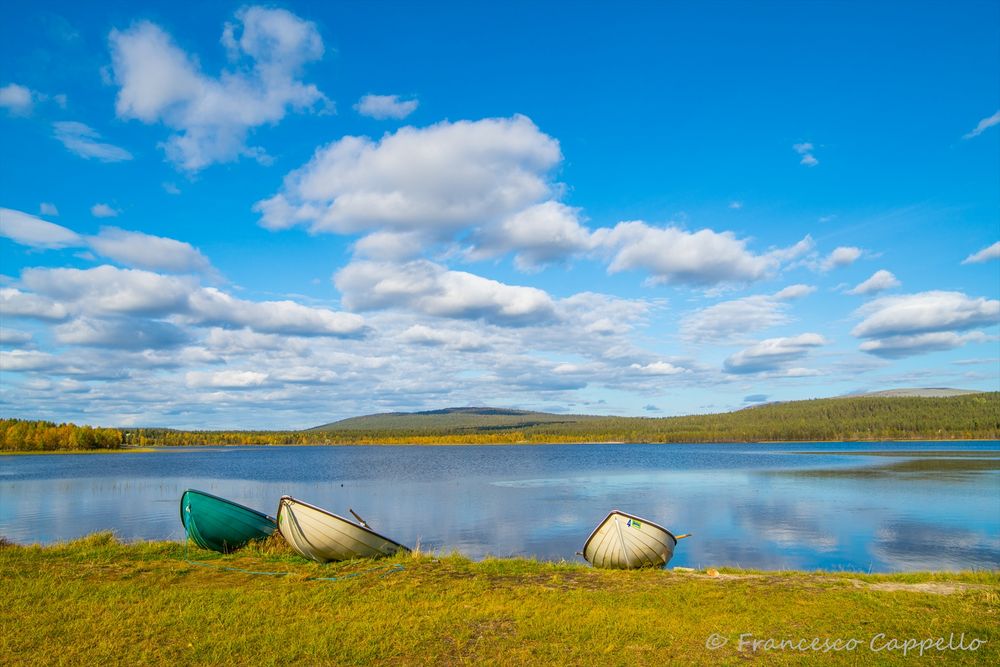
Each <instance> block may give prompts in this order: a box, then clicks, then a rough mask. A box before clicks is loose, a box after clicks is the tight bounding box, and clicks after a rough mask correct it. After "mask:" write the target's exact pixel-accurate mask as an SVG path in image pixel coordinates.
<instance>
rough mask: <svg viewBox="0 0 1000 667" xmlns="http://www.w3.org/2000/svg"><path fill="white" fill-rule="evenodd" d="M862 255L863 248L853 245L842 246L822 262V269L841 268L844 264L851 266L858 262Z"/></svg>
mask: <svg viewBox="0 0 1000 667" xmlns="http://www.w3.org/2000/svg"><path fill="white" fill-rule="evenodd" d="M859 257H861V248H855V247H853V246H840V247H839V248H835V249H834V251H833V252H831V253H830V254H829V255H828V256H827V257H826V259H824V260H823V262H822V263H821V264H820V269H821V270H823V271H829V270H831V269H839V268H840V267H843V266H849V265H851V264H853V263H854V262H856V261H857V260H858V258H859Z"/></svg>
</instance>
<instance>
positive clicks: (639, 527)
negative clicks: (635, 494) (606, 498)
mask: <svg viewBox="0 0 1000 667" xmlns="http://www.w3.org/2000/svg"><path fill="white" fill-rule="evenodd" d="M625 525H626V526H632V527H633V528H635V529H636V530H642V524H641V523H639V522H638V521H636V520H635V519H629V520H628V523H627V524H625Z"/></svg>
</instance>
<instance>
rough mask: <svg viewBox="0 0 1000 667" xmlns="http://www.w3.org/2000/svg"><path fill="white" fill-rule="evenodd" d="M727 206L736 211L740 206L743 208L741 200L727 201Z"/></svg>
mask: <svg viewBox="0 0 1000 667" xmlns="http://www.w3.org/2000/svg"><path fill="white" fill-rule="evenodd" d="M729 208H731V209H733V210H736V211H738V210H740V209H741V208H743V202H741V201H739V200H736V201H731V202H729Z"/></svg>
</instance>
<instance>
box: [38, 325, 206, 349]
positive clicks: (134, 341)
mask: <svg viewBox="0 0 1000 667" xmlns="http://www.w3.org/2000/svg"><path fill="white" fill-rule="evenodd" d="M53 334H54V336H55V339H56V341H57V342H59V343H62V344H66V345H85V346H92V347H107V348H113V349H117V350H145V349H160V348H164V347H174V346H177V345H181V344H183V343H186V342H187V341H188V340H189V338H190V336H189V335H188V334H187V333H186V332H185V331H184V330H183V329H181V328H180V327H178V326H176V325H174V324H171V323H169V322H161V321H158V320H147V319H142V318H135V317H127V318H126V317H115V318H108V319H99V318H88V317H84V318H80V319H76V320H72V321H70V322H67V323H65V324H60V325H59V326H57V327H55V328H54V329H53Z"/></svg>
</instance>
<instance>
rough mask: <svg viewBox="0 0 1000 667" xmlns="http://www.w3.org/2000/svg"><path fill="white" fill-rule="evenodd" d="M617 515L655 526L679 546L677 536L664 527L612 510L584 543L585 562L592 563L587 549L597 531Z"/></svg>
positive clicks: (639, 517)
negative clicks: (588, 557)
mask: <svg viewBox="0 0 1000 667" xmlns="http://www.w3.org/2000/svg"><path fill="white" fill-rule="evenodd" d="M615 514H620V515H622V516H624V517H628V518H629V519H635V520H636V521H639V522H640V523H648V524H649V525H651V526H653V527H654V528H659V529H660V530H662V531H663V532H664V533H666V534H667V535H669V536H670V539H672V540H673V541H674V546H675V547H676V546H677V536H676V535H674V534H673V533H671V532H670V531H669V530H667V529H666V528H664V527H663V526H661V525H660V524H658V523H655V522H653V521H649V520H648V519H643V518H642V517H641V516H635V515H634V514H629V513H627V512H622V511H621V510H611V511H610V512H608V515H607V516H606V517H604V518H603V519H601V522H600V523H598V524H597V526H596V527H595V528H594V530H592V531H591V533H590V537H588V538H587V541H586V542H584V543H583V549H582V551H581V553H582V554H583V558H584V560H587V562H588V563H590V560H588V559H587V556H586V554H587V547H588V546H590V541H591V540H592V539H594V535H596V534H597V531H599V530H600V529H601V526H603V525H604V524H605V523H606V522H607V520H608V519H610V518H611V517H612V516H614V515H615ZM591 564H593V563H591Z"/></svg>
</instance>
